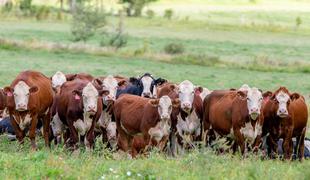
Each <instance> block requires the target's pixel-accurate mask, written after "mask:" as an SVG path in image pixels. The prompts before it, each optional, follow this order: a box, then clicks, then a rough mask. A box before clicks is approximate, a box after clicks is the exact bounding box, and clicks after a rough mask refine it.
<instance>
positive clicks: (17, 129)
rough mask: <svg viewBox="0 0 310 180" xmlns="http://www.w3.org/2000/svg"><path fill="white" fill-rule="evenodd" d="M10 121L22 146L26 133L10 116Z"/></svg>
mask: <svg viewBox="0 0 310 180" xmlns="http://www.w3.org/2000/svg"><path fill="white" fill-rule="evenodd" d="M10 120H11V124H12V126H13V129H14V132H15V135H16V138H17V139H18V141H19V143H20V144H23V143H24V137H25V133H24V131H22V130H21V129H20V127H19V125H18V124H17V122H16V121H15V118H14V117H13V116H10Z"/></svg>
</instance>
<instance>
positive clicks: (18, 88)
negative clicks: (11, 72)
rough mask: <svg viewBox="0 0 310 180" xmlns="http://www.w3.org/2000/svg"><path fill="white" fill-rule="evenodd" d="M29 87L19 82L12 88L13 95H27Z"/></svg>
mask: <svg viewBox="0 0 310 180" xmlns="http://www.w3.org/2000/svg"><path fill="white" fill-rule="evenodd" d="M29 89H30V87H29V86H28V85H27V84H26V83H25V82H24V81H19V82H18V83H17V84H16V85H15V87H14V93H15V94H18V95H26V94H27V93H29Z"/></svg>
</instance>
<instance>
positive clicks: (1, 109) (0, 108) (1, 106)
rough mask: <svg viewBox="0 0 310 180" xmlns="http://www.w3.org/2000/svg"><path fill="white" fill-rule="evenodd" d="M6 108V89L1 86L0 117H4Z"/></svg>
mask: <svg viewBox="0 0 310 180" xmlns="http://www.w3.org/2000/svg"><path fill="white" fill-rule="evenodd" d="M5 109H6V95H5V93H4V90H3V89H2V88H0V119H2V118H4V114H5Z"/></svg>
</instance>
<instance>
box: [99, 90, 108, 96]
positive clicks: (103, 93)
mask: <svg viewBox="0 0 310 180" xmlns="http://www.w3.org/2000/svg"><path fill="white" fill-rule="evenodd" d="M98 93H99V96H107V95H108V94H109V90H107V89H102V90H99V91H98Z"/></svg>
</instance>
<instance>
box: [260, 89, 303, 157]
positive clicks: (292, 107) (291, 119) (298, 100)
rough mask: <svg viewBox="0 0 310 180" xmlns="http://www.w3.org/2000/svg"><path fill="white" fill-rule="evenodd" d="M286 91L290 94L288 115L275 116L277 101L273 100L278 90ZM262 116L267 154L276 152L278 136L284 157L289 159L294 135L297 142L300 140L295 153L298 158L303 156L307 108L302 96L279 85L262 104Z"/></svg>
mask: <svg viewBox="0 0 310 180" xmlns="http://www.w3.org/2000/svg"><path fill="white" fill-rule="evenodd" d="M280 91H283V92H286V93H288V94H289V95H290V97H291V98H290V100H289V103H288V104H287V109H288V113H289V116H288V117H286V118H281V117H279V116H277V109H278V103H277V102H276V100H275V96H276V95H277V94H278V93H279V92H280ZM264 117H265V123H264V127H263V134H267V133H269V136H268V138H267V143H268V146H269V147H270V149H269V154H270V155H271V156H273V155H274V154H277V147H278V146H277V142H278V140H279V138H283V139H284V142H283V151H284V158H285V159H290V158H291V155H292V152H293V145H292V138H293V137H296V138H297V142H300V143H299V145H298V146H297V147H299V150H298V152H297V149H295V151H296V154H298V157H299V158H300V159H303V158H304V152H303V151H304V136H303V131H304V129H305V127H306V126H307V120H308V109H307V105H306V103H305V99H304V97H303V96H301V95H299V94H297V93H293V94H290V92H289V91H288V90H287V88H285V87H280V88H279V89H278V90H276V91H275V92H274V93H273V95H272V96H271V97H270V99H269V100H268V101H267V102H266V104H265V106H264Z"/></svg>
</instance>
